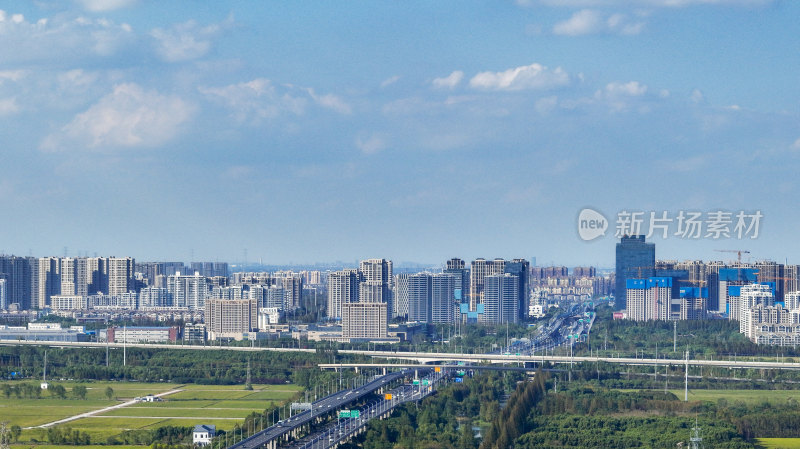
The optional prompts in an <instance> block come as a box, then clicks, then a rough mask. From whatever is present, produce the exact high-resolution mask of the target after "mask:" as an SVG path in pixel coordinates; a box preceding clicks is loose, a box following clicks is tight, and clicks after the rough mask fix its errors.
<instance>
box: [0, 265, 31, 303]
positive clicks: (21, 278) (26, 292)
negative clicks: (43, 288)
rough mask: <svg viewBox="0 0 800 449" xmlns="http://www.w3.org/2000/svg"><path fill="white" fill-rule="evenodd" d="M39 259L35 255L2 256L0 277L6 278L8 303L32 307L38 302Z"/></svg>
mask: <svg viewBox="0 0 800 449" xmlns="http://www.w3.org/2000/svg"><path fill="white" fill-rule="evenodd" d="M38 270H39V261H38V260H37V259H36V258H33V257H17V256H0V279H5V280H6V301H7V302H8V305H11V304H18V305H19V307H20V309H30V308H31V306H35V305H36V304H38V300H39V296H38V284H39V276H38Z"/></svg>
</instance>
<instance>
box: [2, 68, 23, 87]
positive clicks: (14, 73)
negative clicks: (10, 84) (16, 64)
mask: <svg viewBox="0 0 800 449" xmlns="http://www.w3.org/2000/svg"><path fill="white" fill-rule="evenodd" d="M24 77H25V71H24V70H0V84H2V82H3V80H9V81H14V82H17V81H19V80H21V79H22V78H24Z"/></svg>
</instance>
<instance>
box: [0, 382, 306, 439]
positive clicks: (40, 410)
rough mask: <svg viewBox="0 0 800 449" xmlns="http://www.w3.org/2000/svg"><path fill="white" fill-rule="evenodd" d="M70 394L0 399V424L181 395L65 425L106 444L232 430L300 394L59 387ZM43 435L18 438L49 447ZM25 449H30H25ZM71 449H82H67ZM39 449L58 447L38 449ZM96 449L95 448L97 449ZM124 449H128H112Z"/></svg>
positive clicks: (165, 386)
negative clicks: (146, 435)
mask: <svg viewBox="0 0 800 449" xmlns="http://www.w3.org/2000/svg"><path fill="white" fill-rule="evenodd" d="M55 383H57V384H59V385H63V386H64V387H65V388H66V389H67V396H68V398H69V399H54V398H52V397H51V396H50V394H49V393H47V392H44V393H43V399H16V398H15V397H13V396H12V398H9V399H5V398H0V421H7V422H8V423H9V425H19V426H21V427H23V428H24V427H33V426H38V425H41V424H46V423H49V422H52V421H56V420H59V419H63V418H66V417H69V416H74V415H77V414H81V413H85V412H88V411H92V410H98V409H102V408H105V407H109V406H111V405H116V404H120V403H122V402H125V401H129V400H131V399H133V398H134V397H140V396H145V395H147V394H158V393H163V392H166V391H170V390H174V389H180V390H182V391H180V392H178V393H174V394H172V395H168V396H165V397H164V402H139V403H136V404H133V405H130V406H126V407H122V408H118V409H114V410H108V411H105V412H102V413H100V414H98V415H95V416H92V417H89V418H81V419H78V420H75V421H71V422H68V423H64V424H61V426H62V427H70V428H72V429H77V430H82V431H86V432H87V433H89V435H90V436H91V438H92V442H98V443H103V442H105V441H106V439H107V438H108V437H111V436H114V435H118V434H119V433H120V432H122V431H124V430H136V429H154V428H158V427H162V426H194V425H196V424H213V425H216V426H217V428H219V429H222V430H230V429H232V428H233V427H234V426H235V425H236V424H238V423H241V422H242V420H243V419H244V417H245V416H247V415H249V414H250V413H251V412H253V411H263V410H265V409H267V408H270V407H271V406H272V405H273V404H280V403H283V402H285V401H286V400H289V399H291V398H292V397H294V396H295V395H296V394H298V393H299V392H300V391H302V388H300V387H297V386H295V385H253V389H252V390H244V388H243V386H242V385H194V384H190V385H176V384H171V383H152V384H147V383H139V382H87V383H77V382H55ZM75 385H84V386H86V387H87V399H85V400H80V399H73V398H72V397H71V389H72V387H73V386H75ZM109 386H110V387H111V388H112V389H113V390H114V399H112V400H108V399H107V397H106V396H105V390H106V388H107V387H109ZM45 435H46V431H44V430H43V429H38V428H34V429H26V430H24V431H23V433H22V436H21V438H20V442H22V443H26V442H27V443H31V442H42V441H46V438H45ZM15 446H17V447H22V446H21V445H15ZM25 447H26V448H27V447H29V446H25ZM69 447H70V448H72V449H75V448H80V446H77V447H76V446H69ZM37 448H38V449H50V448H53V449H55V448H57V446H37ZM95 449H96V448H95ZM114 449H125V446H114Z"/></svg>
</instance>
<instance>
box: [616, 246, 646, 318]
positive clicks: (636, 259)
mask: <svg viewBox="0 0 800 449" xmlns="http://www.w3.org/2000/svg"><path fill="white" fill-rule="evenodd" d="M655 266H656V245H655V243H646V242H645V241H644V236H643V235H624V236H622V238H621V239H620V241H619V243H617V269H616V286H615V288H614V298H615V302H616V308H617V309H618V310H624V309H625V304H626V302H625V282H626V281H627V280H628V279H647V278H650V277H652V276H655Z"/></svg>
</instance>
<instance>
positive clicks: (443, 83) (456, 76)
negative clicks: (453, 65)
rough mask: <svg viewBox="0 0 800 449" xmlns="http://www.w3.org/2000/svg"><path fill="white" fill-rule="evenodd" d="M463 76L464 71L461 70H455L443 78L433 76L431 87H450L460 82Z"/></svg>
mask: <svg viewBox="0 0 800 449" xmlns="http://www.w3.org/2000/svg"><path fill="white" fill-rule="evenodd" d="M463 78H464V72H462V71H461V70H456V71H454V72H453V73H451V74H449V75H447V76H445V77H444V78H435V79H434V80H433V81H432V82H431V84H433V87H436V88H447V89H452V88H454V87H456V86H458V84H459V83H461V80H462V79H463Z"/></svg>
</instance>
